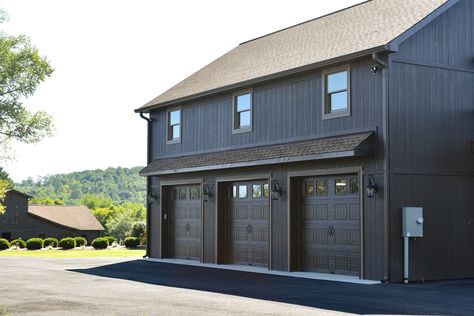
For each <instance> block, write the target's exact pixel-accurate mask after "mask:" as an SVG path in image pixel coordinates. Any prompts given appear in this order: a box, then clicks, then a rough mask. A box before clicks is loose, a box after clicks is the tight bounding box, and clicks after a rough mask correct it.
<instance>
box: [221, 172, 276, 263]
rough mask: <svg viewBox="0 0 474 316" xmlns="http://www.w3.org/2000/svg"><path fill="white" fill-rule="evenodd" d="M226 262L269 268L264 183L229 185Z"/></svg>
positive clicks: (266, 201) (267, 221)
mask: <svg viewBox="0 0 474 316" xmlns="http://www.w3.org/2000/svg"><path fill="white" fill-rule="evenodd" d="M226 231H227V238H226V239H227V247H226V249H227V251H226V257H227V259H226V261H227V262H228V263H232V264H242V265H252V266H260V267H268V256H269V190H268V183H267V182H265V181H251V182H235V183H231V185H230V199H229V200H228V205H227V229H226Z"/></svg>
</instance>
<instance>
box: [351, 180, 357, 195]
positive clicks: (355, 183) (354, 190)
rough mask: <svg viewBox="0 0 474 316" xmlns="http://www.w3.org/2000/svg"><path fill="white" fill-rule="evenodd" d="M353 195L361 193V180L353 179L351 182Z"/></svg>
mask: <svg viewBox="0 0 474 316" xmlns="http://www.w3.org/2000/svg"><path fill="white" fill-rule="evenodd" d="M349 186H350V192H351V194H356V193H359V179H357V178H351V179H350V182H349Z"/></svg>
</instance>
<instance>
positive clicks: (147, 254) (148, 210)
mask: <svg viewBox="0 0 474 316" xmlns="http://www.w3.org/2000/svg"><path fill="white" fill-rule="evenodd" d="M140 117H141V118H142V119H144V120H145V121H147V151H146V156H147V165H148V164H150V162H151V161H152V157H151V129H152V122H153V121H152V120H151V119H150V118H148V117H146V116H145V115H143V112H140ZM150 192H151V178H150V177H147V178H146V193H147V194H146V250H145V255H144V256H143V258H149V257H150V240H151V227H150V224H151V207H150V203H151V202H150V199H149V195H150Z"/></svg>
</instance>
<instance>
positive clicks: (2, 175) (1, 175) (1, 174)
mask: <svg viewBox="0 0 474 316" xmlns="http://www.w3.org/2000/svg"><path fill="white" fill-rule="evenodd" d="M0 180H3V181H5V182H6V183H8V188H9V189H13V180H12V179H11V178H10V175H9V174H8V172H6V171H5V170H4V169H3V168H2V167H0Z"/></svg>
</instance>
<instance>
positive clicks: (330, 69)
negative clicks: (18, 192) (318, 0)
mask: <svg viewBox="0 0 474 316" xmlns="http://www.w3.org/2000/svg"><path fill="white" fill-rule="evenodd" d="M473 17H474V1H471V0H372V1H366V2H363V3H361V4H359V5H356V6H353V7H350V8H347V9H345V10H342V11H338V12H335V13H333V14H330V15H327V16H323V17H320V18H317V19H314V20H311V21H307V22H304V23H301V24H298V25H295V26H292V27H289V28H286V29H283V30H280V31H277V32H274V33H271V34H269V35H266V36H262V37H260V38H257V39H254V40H250V41H248V42H245V43H242V44H240V45H239V46H237V47H236V48H234V49H233V50H231V51H230V52H228V53H227V54H225V55H223V56H222V57H220V58H218V59H217V60H215V61H213V62H212V63H210V64H209V65H208V66H206V67H204V68H203V69H201V70H199V71H197V72H196V73H195V74H193V75H191V76H190V77H189V78H186V79H185V80H183V81H182V82H180V83H179V84H177V85H176V86H174V87H172V88H171V89H169V90H168V91H166V92H164V93H163V94H161V95H160V96H158V97H157V98H155V99H153V100H152V101H150V102H148V103H147V104H145V105H144V106H142V107H140V108H138V109H137V110H136V112H138V113H141V116H142V117H143V118H145V119H147V120H148V127H149V129H148V160H149V164H148V165H147V166H146V167H145V168H144V169H143V170H142V171H141V175H143V176H146V177H147V178H148V192H149V201H148V202H149V203H148V227H149V234H148V236H149V242H148V255H149V256H150V257H154V258H178V259H189V260H195V261H200V262H204V263H216V264H238V265H253V266H260V267H264V268H268V269H272V270H282V271H315V272H322V273H334V274H345V275H355V276H359V277H360V278H363V279H371V280H389V281H392V282H399V281H402V278H403V258H404V256H403V245H404V244H403V238H402V208H403V207H407V206H416V207H423V217H424V223H423V227H424V228H423V230H424V234H423V237H421V238H416V239H411V240H410V241H409V242H410V247H411V248H410V258H411V259H410V265H409V272H410V279H411V280H431V279H446V278H464V277H473V276H474V264H473V262H474V92H473V91H474V26H473V25H474V20H473ZM144 113H149V117H147V116H145V115H144Z"/></svg>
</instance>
